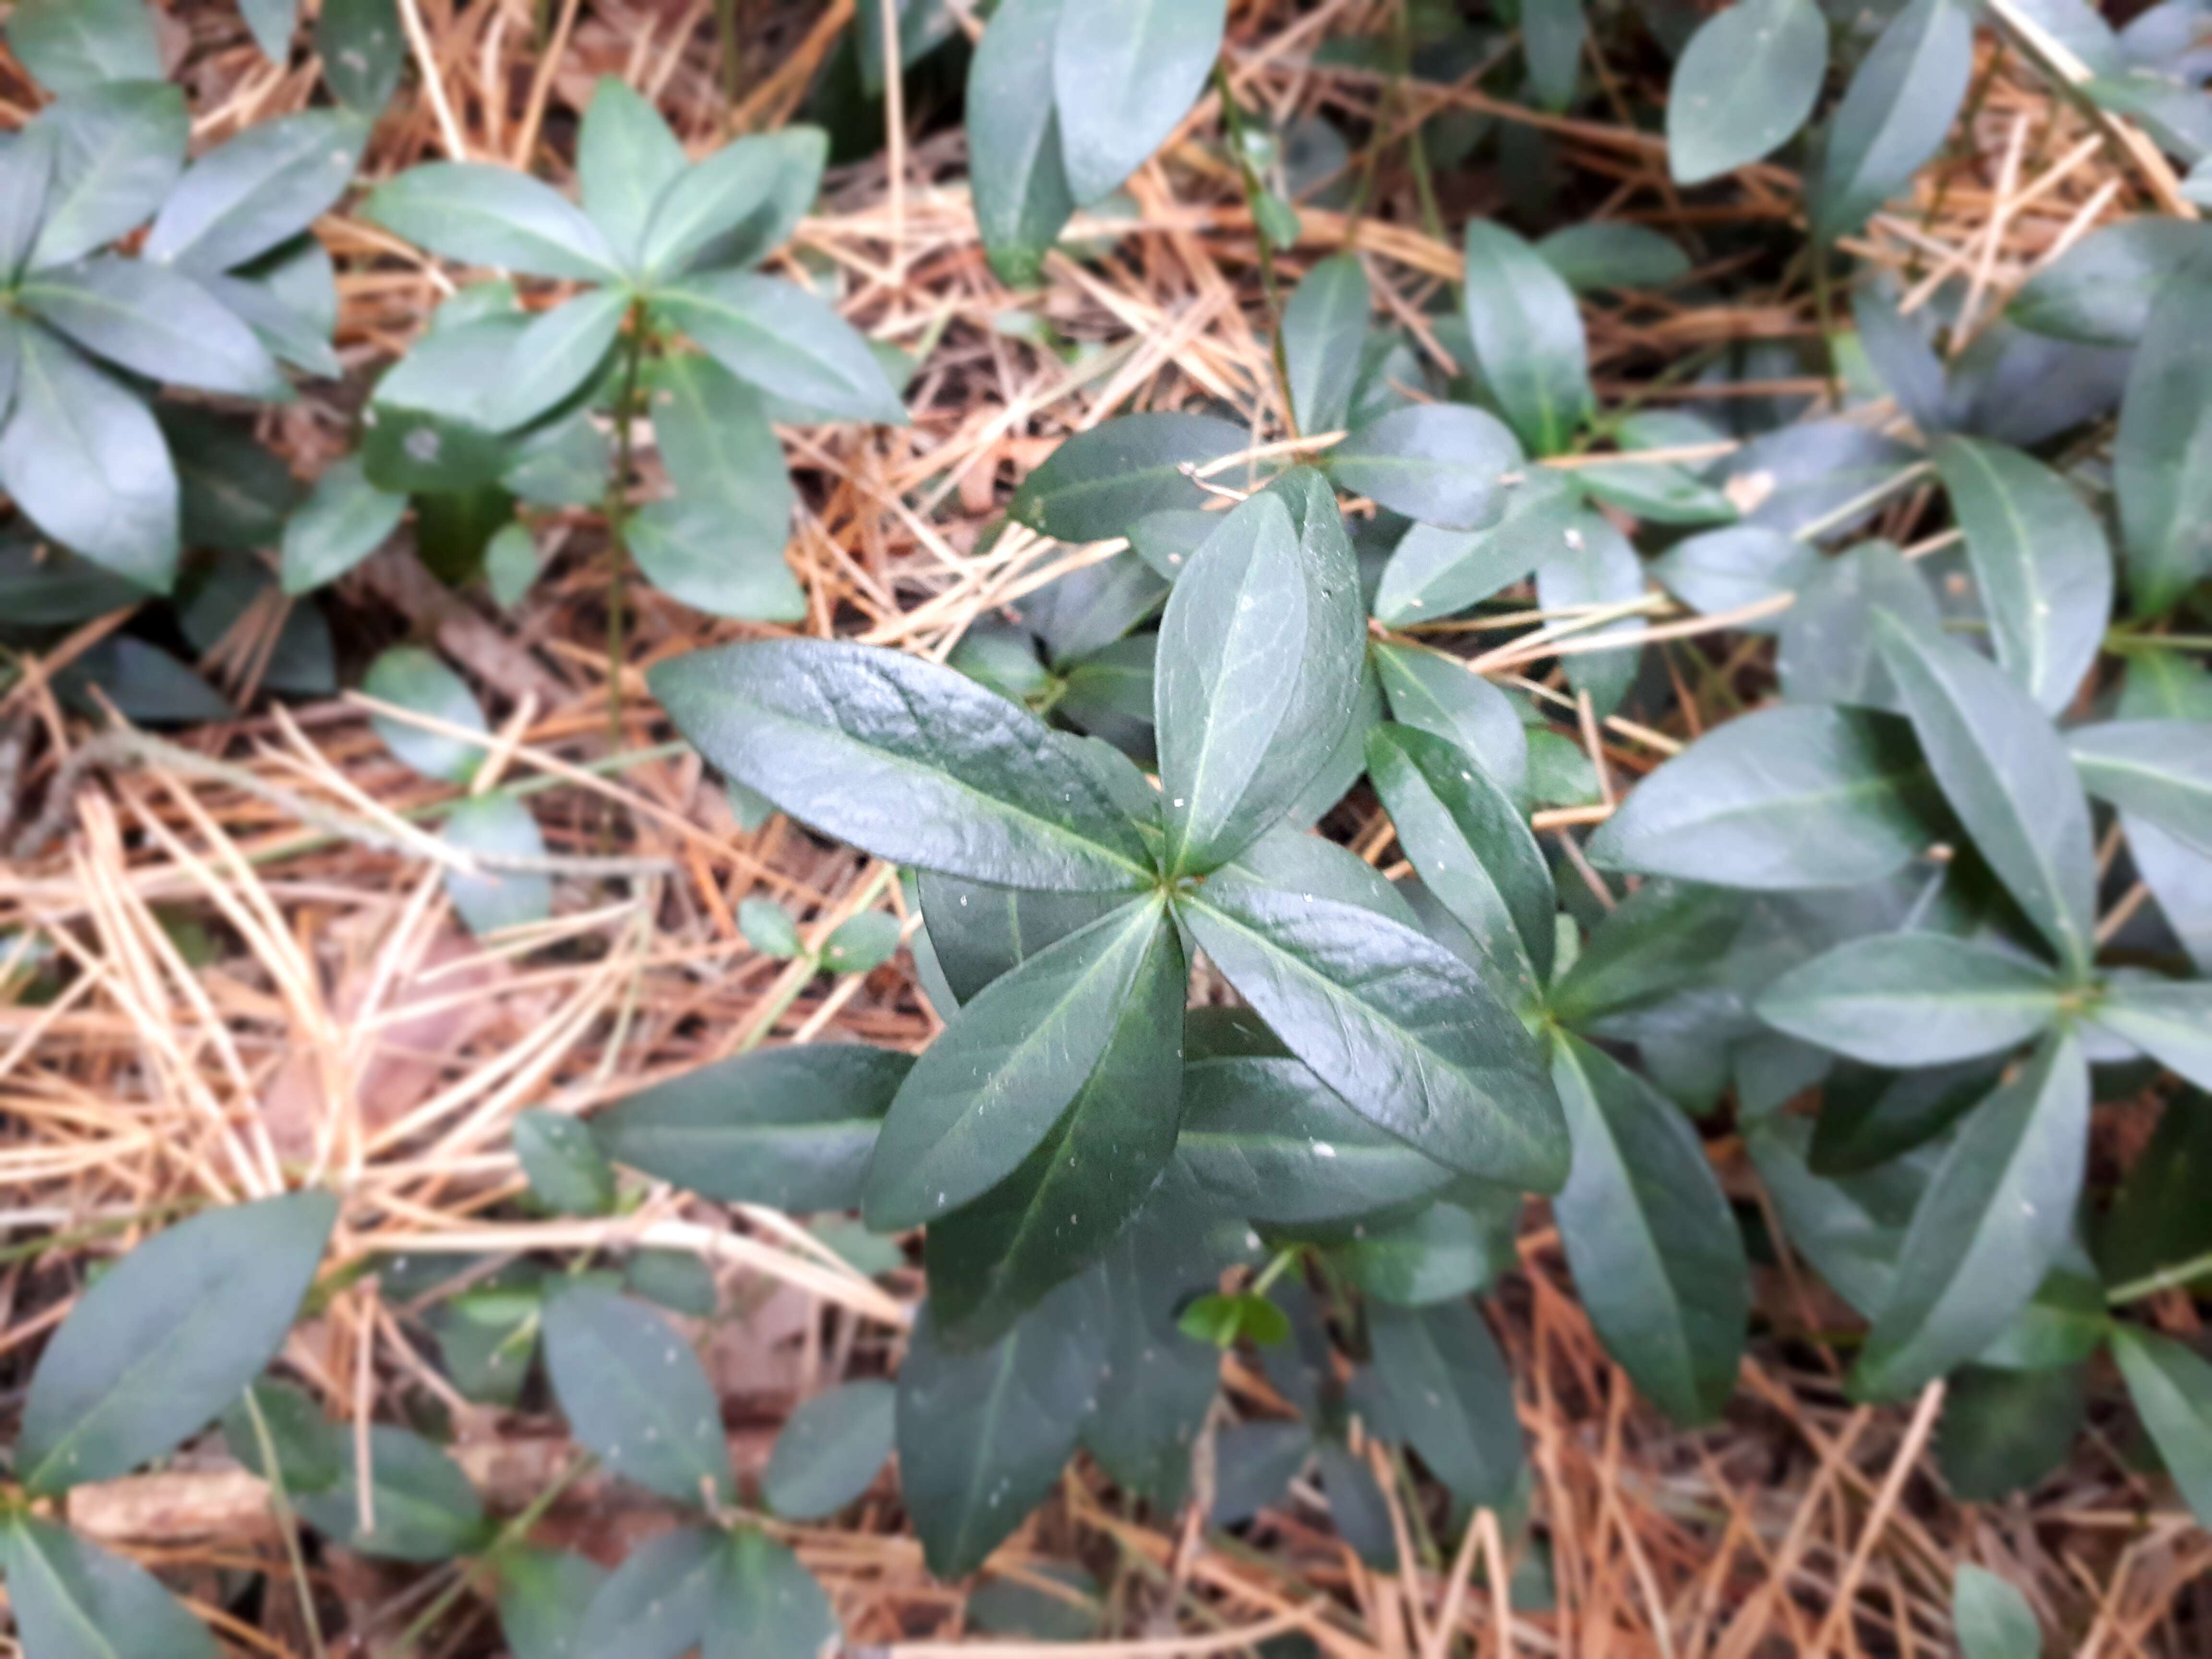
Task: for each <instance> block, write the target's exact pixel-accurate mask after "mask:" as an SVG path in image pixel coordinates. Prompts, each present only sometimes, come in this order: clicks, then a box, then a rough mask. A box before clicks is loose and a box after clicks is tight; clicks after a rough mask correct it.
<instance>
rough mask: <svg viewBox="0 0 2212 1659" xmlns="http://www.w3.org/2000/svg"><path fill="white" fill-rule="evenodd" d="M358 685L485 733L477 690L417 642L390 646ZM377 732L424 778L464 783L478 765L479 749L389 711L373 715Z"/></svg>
mask: <svg viewBox="0 0 2212 1659" xmlns="http://www.w3.org/2000/svg"><path fill="white" fill-rule="evenodd" d="M361 689H362V691H364V692H365V693H367V694H368V696H372V697H374V698H375V699H376V700H377V701H378V702H388V703H391V704H392V705H393V706H394V707H396V708H404V709H407V710H409V711H410V712H412V713H414V714H422V715H427V716H428V717H430V718H432V719H435V720H440V721H442V722H443V723H444V724H446V725H448V726H461V727H465V728H466V729H468V730H470V731H475V732H489V730H490V728H489V726H486V725H485V723H484V717H483V708H481V707H479V706H478V704H477V699H476V694H475V693H474V692H472V691H471V690H469V687H468V683H467V682H466V681H465V680H464V679H462V678H461V677H460V676H459V674H456V673H455V672H453V670H452V669H450V668H448V667H447V666H446V665H445V664H443V663H441V662H440V661H439V660H438V659H437V658H436V657H435V656H434V655H432V654H431V653H429V652H428V651H427V650H425V649H424V648H423V647H421V646H417V645H402V646H394V647H392V649H391V650H389V651H386V653H384V654H383V655H382V656H380V657H379V658H378V659H376V660H375V661H374V663H372V664H370V665H369V669H368V675H367V677H366V678H363V679H362V684H361ZM369 724H370V726H373V727H374V729H375V732H376V735H377V736H378V737H380V738H383V739H384V744H385V747H386V748H387V749H389V750H392V753H393V754H394V755H396V756H398V757H399V759H400V760H401V761H402V762H404V763H405V764H406V765H408V766H410V767H411V768H413V769H415V770H416V771H417V772H420V773H421V774H422V775H423V776H424V777H426V778H437V779H440V780H441V781H445V782H447V783H466V782H467V781H469V780H470V779H471V777H473V776H474V775H476V770H477V767H479V766H481V765H482V764H483V757H484V752H485V751H484V749H483V746H482V745H480V744H472V743H467V742H465V741H464V740H462V739H461V738H449V737H447V736H446V735H445V734H444V733H443V732H433V731H431V730H429V729H428V728H427V727H424V726H412V725H409V724H408V723H406V722H405V721H403V720H396V719H394V718H392V716H391V715H389V714H372V715H370V716H369Z"/></svg>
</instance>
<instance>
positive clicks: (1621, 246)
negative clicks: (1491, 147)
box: [1536, 219, 1699, 447]
mask: <svg viewBox="0 0 2212 1659" xmlns="http://www.w3.org/2000/svg"><path fill="white" fill-rule="evenodd" d="M1536 252H1538V253H1540V254H1541V255H1542V256H1543V258H1544V263H1545V264H1547V265H1549V266H1551V268H1552V269H1553V270H1556V271H1558V272H1559V276H1560V277H1561V278H1562V279H1563V280H1564V281H1565V283H1566V285H1567V286H1568V287H1569V288H1571V289H1574V290H1576V291H1577V293H1583V292H1587V291H1589V289H1635V288H1671V287H1673V286H1674V284H1675V283H1679V282H1680V281H1681V280H1682V279H1683V278H1684V277H1685V276H1688V275H1689V274H1690V256H1689V255H1688V254H1686V253H1685V252H1682V250H1681V249H1680V247H1679V246H1676V245H1675V244H1674V242H1672V241H1669V240H1668V239H1667V238H1666V237H1664V236H1662V235H1661V234H1659V233H1658V232H1657V231H1656V230H1654V229H1652V228H1650V226H1649V225H1639V224H1637V223H1635V222H1633V221H1631V220H1627V219H1586V220H1584V221H1583V222H1582V223H1580V224H1571V225H1562V226H1561V227H1560V228H1559V229H1557V230H1555V231H1553V232H1552V233H1551V234H1549V235H1547V236H1546V237H1545V238H1544V239H1543V240H1541V241H1539V242H1538V243H1537V244H1536ZM1692 441H1693V442H1695V441H1699V440H1695V439H1693V440H1692ZM1661 447H1672V446H1671V445H1666V446H1661Z"/></svg>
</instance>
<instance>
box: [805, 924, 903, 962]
mask: <svg viewBox="0 0 2212 1659" xmlns="http://www.w3.org/2000/svg"><path fill="white" fill-rule="evenodd" d="M899 933H900V927H899V919H898V918H897V917H896V916H895V915H890V913H889V912H888V911H884V910H868V911H864V912H863V913H862V914H860V915H857V916H848V917H847V918H846V919H845V920H844V921H841V922H839V923H838V924H837V926H836V927H835V928H834V929H832V930H831V932H830V934H829V939H827V940H825V941H824V942H823V946H822V966H823V969H825V970H826V971H827V972H829V973H832V974H865V973H866V972H867V971H868V970H869V969H872V968H878V967H881V966H882V965H883V964H884V963H886V962H889V961H890V959H891V957H893V956H894V955H895V954H896V952H897V951H898V945H899Z"/></svg>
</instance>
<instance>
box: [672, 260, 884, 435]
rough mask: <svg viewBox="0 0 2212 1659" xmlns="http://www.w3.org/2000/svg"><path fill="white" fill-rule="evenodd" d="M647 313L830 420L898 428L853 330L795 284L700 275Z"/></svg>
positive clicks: (746, 275) (742, 376) (879, 369)
mask: <svg viewBox="0 0 2212 1659" xmlns="http://www.w3.org/2000/svg"><path fill="white" fill-rule="evenodd" d="M653 310H654V311H655V313H658V314H659V315H660V316H662V317H665V319H667V320H668V321H670V322H671V323H673V324H674V325H676V326H677V327H678V328H680V329H682V330H683V331H684V332H685V333H686V334H689V335H690V337H692V339H694V340H695V341H696V342H697V343H699V345H700V347H701V349H703V350H705V351H706V352H707V353H708V356H712V357H713V358H714V360H715V361H716V362H719V363H720V364H721V365H722V367H723V368H726V369H728V370H729V371H730V373H731V374H734V375H736V376H737V377H738V379H739V380H745V381H749V382H750V383H751V384H752V385H754V386H759V387H760V388H761V389H762V390H763V391H766V392H774V393H775V395H776V396H778V397H781V398H790V399H791V400H792V401H793V403H797V404H805V406H806V407H807V408H808V409H809V410H817V411H819V412H820V413H821V414H822V415H823V416H826V417H828V418H829V419H832V420H851V421H878V422H883V423H884V424H885V425H889V426H903V425H905V424H906V406H905V405H904V404H902V403H901V402H900V401H899V395H898V392H897V391H896V388H894V387H893V386H892V385H891V383H890V380H887V379H885V378H884V371H883V366H882V365H881V364H880V363H878V362H877V361H876V357H875V354H874V353H873V352H872V351H870V350H869V349H868V343H867V341H866V340H865V339H863V338H862V337H860V335H859V334H858V333H856V332H854V329H853V325H851V324H849V323H848V322H847V321H846V320H845V319H843V318H842V317H840V316H839V315H838V314H837V313H836V312H834V311H832V310H831V309H830V308H829V307H828V306H826V305H824V304H823V302H822V301H819V300H817V299H816V298H815V297H814V296H813V295H811V294H809V293H808V292H807V291H806V290H805V289H802V288H800V287H799V286H797V285H796V284H795V283H786V282H781V281H778V280H777V279H776V278H775V277H773V276H754V275H752V274H751V273H750V272H749V271H742V270H723V271H708V272H702V273H701V274H699V275H696V276H687V277H684V278H683V279H682V280H681V281H680V282H678V283H672V284H671V285H669V286H666V287H664V288H660V289H656V290H654V293H653Z"/></svg>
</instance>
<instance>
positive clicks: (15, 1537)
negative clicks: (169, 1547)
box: [0, 9, 216, 1659]
mask: <svg viewBox="0 0 2212 1659" xmlns="http://www.w3.org/2000/svg"><path fill="white" fill-rule="evenodd" d="M22 15H23V14H22V12H21V10H20V9H19V10H18V11H17V13H16V20H17V22H18V24H20V23H21V19H22ZM0 1568H4V1570H5V1571H6V1573H7V1577H8V1599H9V1603H10V1605H11V1606H12V1607H13V1609H14V1612H15V1634H16V1638H17V1639H18V1640H19V1641H21V1643H22V1644H23V1650H24V1651H25V1652H26V1653H30V1652H33V1651H35V1652H36V1653H37V1654H38V1656H39V1659H216V1645H215V1641H214V1638H211V1637H210V1636H209V1634H208V1632H207V1627H206V1626H204V1625H202V1624H201V1623H200V1621H199V1620H197V1619H195V1618H194V1617H193V1616H192V1615H191V1613H187V1612H186V1611H185V1608H184V1607H183V1605H182V1604H181V1603H180V1602H179V1601H177V1599H176V1598H175V1597H174V1596H173V1595H170V1594H169V1592H168V1591H167V1590H166V1589H163V1588H162V1587H161V1580H160V1579H158V1578H156V1577H154V1575H153V1574H152V1573H150V1572H148V1571H146V1570H145V1569H144V1568H143V1567H141V1566H138V1565H136V1564H134V1563H132V1562H129V1561H125V1560H124V1559H122V1558H121V1557H119V1556H114V1555H110V1554H108V1553H107V1552H106V1551H105V1550H101V1549H95V1548H94V1547H93V1546H92V1545H90V1544H88V1543H87V1542H85V1541H83V1540H82V1539H81V1538H78V1537H76V1535H74V1534H71V1533H70V1532H69V1531H68V1530H66V1529H65V1528H61V1527H58V1526H55V1525H53V1524H52V1523H51V1522H46V1521H40V1520H39V1519H37V1518H35V1517H34V1516H30V1515H27V1514H21V1513H17V1514H15V1515H11V1516H9V1517H8V1518H7V1519H6V1520H5V1521H0Z"/></svg>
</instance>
